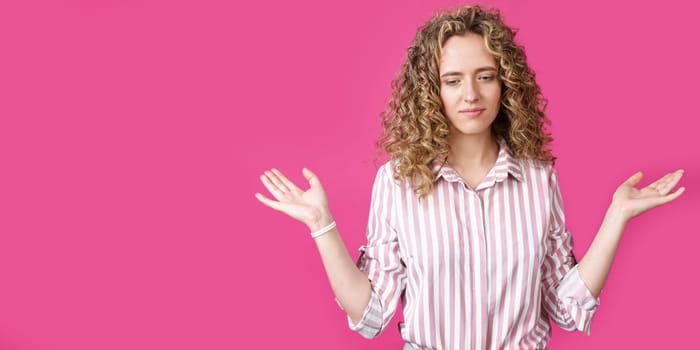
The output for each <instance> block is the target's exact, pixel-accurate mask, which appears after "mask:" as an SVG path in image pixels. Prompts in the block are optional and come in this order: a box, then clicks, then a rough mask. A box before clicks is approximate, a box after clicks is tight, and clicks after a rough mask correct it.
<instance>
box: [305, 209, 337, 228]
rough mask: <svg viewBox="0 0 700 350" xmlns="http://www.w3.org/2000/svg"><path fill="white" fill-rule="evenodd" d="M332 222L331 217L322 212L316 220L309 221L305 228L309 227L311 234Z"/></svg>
mask: <svg viewBox="0 0 700 350" xmlns="http://www.w3.org/2000/svg"><path fill="white" fill-rule="evenodd" d="M333 221H334V220H333V216H332V215H331V214H330V213H328V212H323V213H321V214H320V215H319V216H318V217H317V218H315V219H314V220H311V222H309V224H308V225H307V226H308V227H309V230H311V232H316V231H318V230H320V229H322V228H324V227H326V226H328V225H330V223H332V222H333Z"/></svg>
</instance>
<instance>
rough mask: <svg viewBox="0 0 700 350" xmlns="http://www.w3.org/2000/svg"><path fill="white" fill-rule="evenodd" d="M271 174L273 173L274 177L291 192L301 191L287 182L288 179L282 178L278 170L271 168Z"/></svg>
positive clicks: (282, 175)
mask: <svg viewBox="0 0 700 350" xmlns="http://www.w3.org/2000/svg"><path fill="white" fill-rule="evenodd" d="M272 172H273V173H274V174H275V175H277V178H279V179H280V181H282V183H283V184H284V185H285V186H287V188H288V189H290V190H292V191H301V190H300V189H299V187H297V185H295V184H294V183H293V182H291V181H289V179H288V178H287V177H286V176H284V174H282V172H281V171H279V170H277V169H275V168H272Z"/></svg>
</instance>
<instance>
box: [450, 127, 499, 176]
mask: <svg viewBox="0 0 700 350" xmlns="http://www.w3.org/2000/svg"><path fill="white" fill-rule="evenodd" d="M448 142H449V144H450V154H449V155H448V156H447V162H448V163H449V164H450V166H452V167H453V168H459V169H478V168H487V169H490V168H492V167H493V165H494V164H495V163H496V160H497V159H498V142H497V141H496V138H495V137H494V136H493V134H492V133H490V132H487V133H483V134H481V135H463V134H456V135H455V136H453V137H448Z"/></svg>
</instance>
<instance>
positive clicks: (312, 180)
mask: <svg viewBox="0 0 700 350" xmlns="http://www.w3.org/2000/svg"><path fill="white" fill-rule="evenodd" d="M301 172H302V173H303V174H304V177H305V178H306V180H307V181H309V184H310V185H311V187H323V186H321V181H319V180H318V176H316V174H314V173H313V172H311V170H309V169H307V168H303V169H301Z"/></svg>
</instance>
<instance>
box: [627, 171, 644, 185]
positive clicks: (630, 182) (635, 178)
mask: <svg viewBox="0 0 700 350" xmlns="http://www.w3.org/2000/svg"><path fill="white" fill-rule="evenodd" d="M642 177H643V175H642V172H641V171H638V172H636V173H634V175H632V176H630V177H629V178H628V179H627V180H626V181H625V184H627V185H630V186H632V187H634V186H636V185H637V184H638V183H639V181H642Z"/></svg>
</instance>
